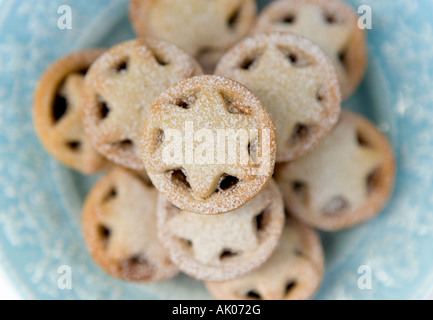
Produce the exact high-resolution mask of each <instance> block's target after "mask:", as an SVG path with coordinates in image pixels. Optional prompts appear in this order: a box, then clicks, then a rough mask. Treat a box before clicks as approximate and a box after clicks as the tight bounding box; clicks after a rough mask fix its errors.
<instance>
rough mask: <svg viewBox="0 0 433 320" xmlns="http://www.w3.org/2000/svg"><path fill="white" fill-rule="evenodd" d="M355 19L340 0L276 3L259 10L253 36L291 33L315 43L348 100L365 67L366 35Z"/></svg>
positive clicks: (287, 0)
mask: <svg viewBox="0 0 433 320" xmlns="http://www.w3.org/2000/svg"><path fill="white" fill-rule="evenodd" d="M358 19H359V16H358V15H357V14H356V12H355V11H354V10H353V8H351V7H350V6H349V5H348V4H346V3H344V2H342V1H340V0H279V1H275V2H273V3H271V4H270V5H268V6H267V7H266V8H265V9H264V10H263V12H262V13H261V14H260V16H259V18H258V21H257V24H256V26H255V28H254V33H261V32H275V31H277V32H292V33H295V34H299V35H301V36H303V37H305V38H307V39H309V40H311V41H313V42H314V43H316V44H317V45H318V46H319V47H320V48H321V49H322V50H323V51H325V53H326V54H327V55H328V56H329V57H330V59H331V60H332V62H333V64H334V66H335V69H336V71H337V74H338V79H339V82H340V84H341V89H342V94H343V97H344V98H348V97H349V96H350V95H351V94H352V93H353V92H354V91H355V89H356V87H357V86H358V85H359V83H360V81H361V80H362V77H363V75H364V73H365V69H366V65H367V55H368V53H367V48H366V33H365V31H364V30H362V29H360V28H359V27H358Z"/></svg>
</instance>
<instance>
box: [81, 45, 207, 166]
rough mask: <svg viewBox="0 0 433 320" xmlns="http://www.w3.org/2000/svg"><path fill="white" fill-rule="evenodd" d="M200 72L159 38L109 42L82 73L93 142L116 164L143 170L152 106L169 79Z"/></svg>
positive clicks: (173, 80)
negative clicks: (144, 136) (143, 148)
mask: <svg viewBox="0 0 433 320" xmlns="http://www.w3.org/2000/svg"><path fill="white" fill-rule="evenodd" d="M201 73H202V71H201V68H200V66H199V65H198V64H197V63H196V62H195V61H194V60H193V59H192V58H191V57H190V56H188V55H187V54H186V53H184V52H183V51H181V50H180V49H178V48H177V47H176V46H174V45H172V44H169V43H166V42H162V41H160V40H156V39H146V40H131V41H127V42H124V43H121V44H119V45H117V46H115V47H113V48H112V49H110V50H109V51H108V52H106V53H105V54H104V55H102V56H101V57H100V58H99V59H98V60H97V61H96V62H95V63H94V64H93V65H92V67H91V68H90V70H89V72H88V74H87V76H86V83H85V90H84V94H83V103H84V106H83V108H84V110H83V119H84V124H85V129H86V131H87V133H88V134H89V137H90V139H91V141H92V143H93V144H94V146H95V147H96V148H97V150H98V151H99V152H101V153H102V154H104V155H105V156H106V157H107V158H108V159H110V160H111V161H113V162H115V163H116V164H119V165H121V166H123V167H127V168H130V169H135V170H143V169H144V165H143V163H142V161H141V159H140V152H139V144H140V133H141V127H142V125H143V123H144V122H145V120H146V118H147V116H148V114H149V112H150V106H151V105H152V103H153V102H154V101H155V99H156V98H157V97H158V96H159V95H160V93H161V92H163V91H164V90H166V89H168V88H169V87H171V86H172V85H173V84H175V83H177V82H178V81H180V80H183V79H185V78H188V77H191V76H193V75H197V74H201Z"/></svg>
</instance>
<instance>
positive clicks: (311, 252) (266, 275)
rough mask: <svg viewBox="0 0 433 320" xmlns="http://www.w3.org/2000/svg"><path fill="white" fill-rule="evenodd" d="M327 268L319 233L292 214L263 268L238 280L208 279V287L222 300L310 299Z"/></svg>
mask: <svg viewBox="0 0 433 320" xmlns="http://www.w3.org/2000/svg"><path fill="white" fill-rule="evenodd" d="M323 270H324V257H323V249H322V244H321V241H320V238H319V236H318V235H317V233H316V232H315V231H314V230H313V229H311V228H309V227H307V226H305V225H303V224H302V223H299V222H298V221H296V220H294V219H293V218H289V219H288V222H287V225H286V227H285V228H284V231H283V234H282V235H281V239H280V242H279V244H278V246H277V248H276V250H275V251H274V253H273V254H272V256H271V257H270V259H269V260H267V261H266V262H265V263H264V264H263V265H262V266H261V267H260V268H258V269H257V270H254V271H253V272H250V273H249V274H247V275H245V276H242V277H239V278H237V279H234V280H230V281H223V282H206V287H207V289H208V290H209V291H210V293H211V294H212V295H213V296H214V297H215V298H216V299H219V300H307V299H312V298H313V297H314V295H315V294H316V292H317V291H318V289H319V287H320V284H321V283H322V279H323Z"/></svg>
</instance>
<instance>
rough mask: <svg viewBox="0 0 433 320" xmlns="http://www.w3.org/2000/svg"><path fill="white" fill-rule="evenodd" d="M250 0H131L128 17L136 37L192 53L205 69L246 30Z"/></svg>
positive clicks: (252, 8)
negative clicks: (167, 44) (169, 44)
mask: <svg viewBox="0 0 433 320" xmlns="http://www.w3.org/2000/svg"><path fill="white" fill-rule="evenodd" d="M256 12H257V8H256V3H255V1H254V0H211V1H208V0H182V1H179V0H132V1H131V5H130V17H131V21H132V24H133V26H134V29H135V31H136V33H137V34H138V35H139V36H140V37H146V36H153V37H157V38H160V39H162V40H165V41H168V42H170V43H173V44H175V45H177V46H178V47H179V48H181V49H183V50H185V51H186V52H187V53H189V54H190V55H191V56H193V57H195V58H196V59H197V60H198V61H199V62H200V63H201V64H202V66H203V68H204V70H205V71H206V72H208V73H211V72H212V71H213V68H214V67H215V65H216V64H217V62H218V60H219V59H220V58H221V56H222V55H223V53H224V52H225V51H226V50H227V49H228V48H230V47H231V46H232V45H233V44H235V43H236V42H237V41H239V40H240V39H241V38H242V37H243V36H245V35H246V34H247V32H248V31H249V30H250V28H251V26H252V24H253V23H254V21H255V18H256Z"/></svg>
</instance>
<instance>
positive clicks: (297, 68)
mask: <svg viewBox="0 0 433 320" xmlns="http://www.w3.org/2000/svg"><path fill="white" fill-rule="evenodd" d="M216 74H219V75H223V76H226V77H229V78H232V79H234V80H236V81H239V82H240V83H242V84H243V85H245V86H246V87H247V88H248V89H250V90H251V91H252V92H253V93H254V94H256V95H257V96H258V98H259V99H260V100H261V101H262V102H263V104H264V105H265V107H266V108H267V111H268V112H269V113H270V115H271V117H272V119H273V120H274V122H275V127H276V130H277V150H278V151H277V162H286V161H290V160H293V159H295V158H298V157H300V156H301V155H303V154H305V153H307V152H308V151H310V150H311V149H312V148H313V147H314V146H315V145H317V143H318V142H319V141H320V140H321V139H322V138H323V137H324V136H325V135H326V134H327V133H328V132H329V130H331V129H332V128H333V126H334V125H335V124H336V122H337V121H338V116H339V114H340V109H341V96H340V89H339V85H338V81H337V76H336V74H335V70H334V68H333V66H332V63H331V61H330V60H329V58H328V57H327V56H326V55H325V54H324V53H323V52H322V50H320V49H319V48H318V47H317V46H316V45H314V44H313V43H311V42H310V41H308V40H306V39H304V38H302V37H300V36H297V35H293V34H288V33H287V34H286V33H272V34H268V35H267V34H260V35H256V36H254V37H252V38H248V39H245V40H243V41H242V42H240V43H238V44H237V45H235V46H234V47H233V48H232V49H230V51H229V52H228V53H227V54H226V55H225V56H224V57H223V58H222V59H221V61H220V62H219V64H218V66H217V69H216Z"/></svg>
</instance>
